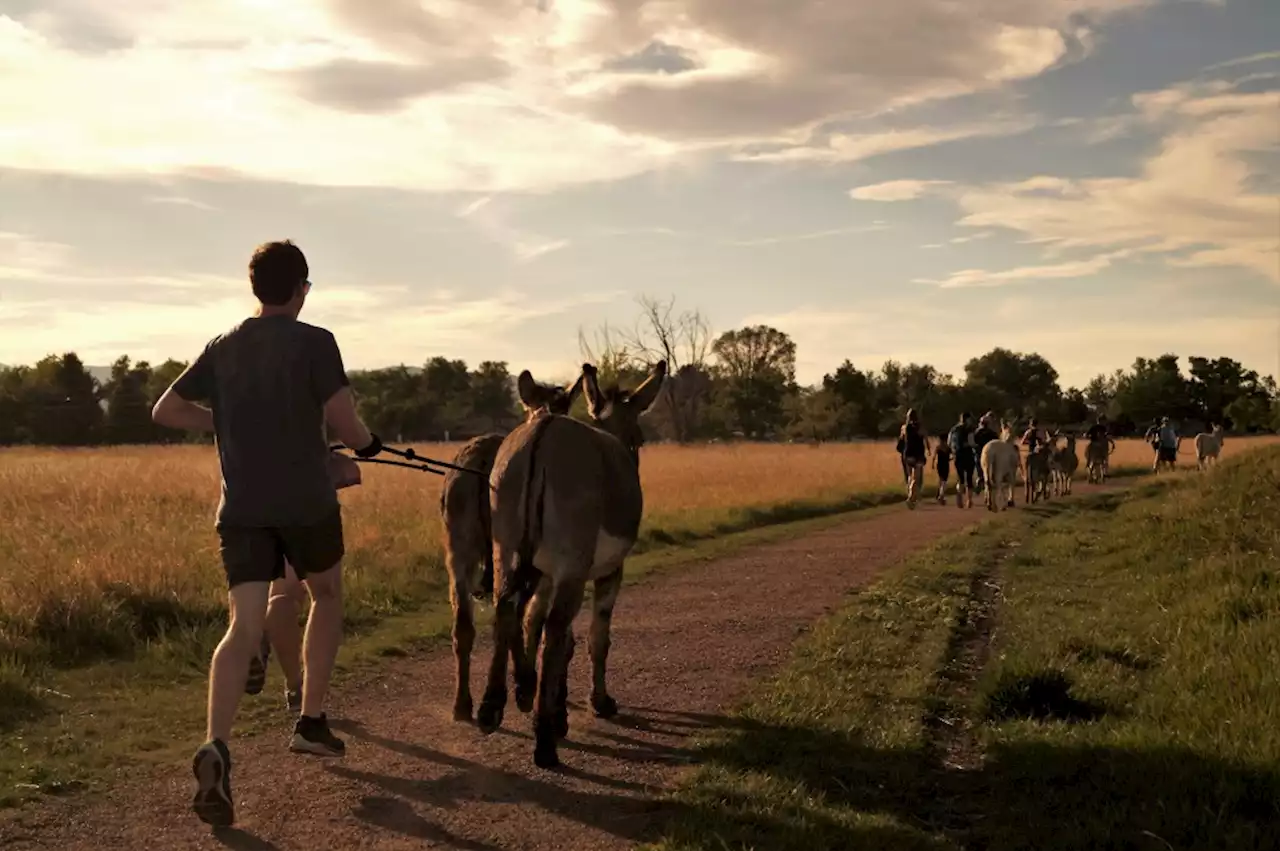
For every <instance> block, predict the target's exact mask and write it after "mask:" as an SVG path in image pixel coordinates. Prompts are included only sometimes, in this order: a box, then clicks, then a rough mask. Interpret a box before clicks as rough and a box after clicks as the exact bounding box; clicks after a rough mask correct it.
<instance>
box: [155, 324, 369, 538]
mask: <svg viewBox="0 0 1280 851" xmlns="http://www.w3.org/2000/svg"><path fill="white" fill-rule="evenodd" d="M348 383H349V382H348V379H347V374H346V370H345V369H344V367H343V364H342V355H341V353H340V352H339V351H338V343H337V341H336V340H334V338H333V334H332V333H330V332H329V331H327V330H325V329H324V328H319V327H317V326H315V325H309V324H307V323H305V322H300V321H298V320H297V319H294V318H292V317H290V316H266V317H251V318H249V319H246V320H244V321H243V322H241V323H240V324H239V325H236V326H235V327H234V328H232V329H231V330H230V331H227V332H226V333H224V334H219V335H218V336H217V337H214V338H213V339H212V340H210V341H209V342H208V344H207V345H206V346H205V347H204V350H203V351H202V352H201V353H200V355H199V356H198V357H197V358H196V359H195V361H193V362H192V363H191V365H190V366H188V367H187V369H186V371H185V372H183V374H182V375H181V376H179V377H178V380H177V381H176V382H175V383H174V388H173V389H174V392H175V393H177V394H178V395H179V396H181V397H182V398H183V399H186V400H188V401H191V402H201V401H208V402H209V405H210V407H211V408H212V410H213V422H214V434H215V436H216V437H217V446H218V460H219V462H220V463H221V466H222V496H221V499H220V500H219V502H218V511H217V523H218V524H220V525H222V524H225V525H231V526H293V525H309V524H311V523H315V522H317V521H319V520H323V519H324V517H325V516H326V515H327V514H329V513H330V512H331V511H333V510H335V509H336V508H337V507H338V505H339V503H338V493H337V490H336V488H335V487H334V485H333V482H332V480H331V479H330V477H329V466H328V462H329V446H328V439H327V435H326V430H325V423H324V404H325V402H327V401H328V400H329V399H330V397H332V396H333V394H334V393H336V392H338V391H339V390H340V389H342V387H344V386H346V385H347V384H348Z"/></svg>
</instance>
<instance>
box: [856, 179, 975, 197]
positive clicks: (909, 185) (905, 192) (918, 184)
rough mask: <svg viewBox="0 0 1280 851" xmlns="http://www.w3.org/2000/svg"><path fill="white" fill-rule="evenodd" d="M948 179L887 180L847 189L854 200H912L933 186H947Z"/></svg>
mask: <svg viewBox="0 0 1280 851" xmlns="http://www.w3.org/2000/svg"><path fill="white" fill-rule="evenodd" d="M949 184H950V181H948V180H889V181H886V182H884V183H873V184H870V185H868V186H859V187H856V188H854V189H850V190H849V197H850V198H853V199H854V200H856V201H912V200H915V199H916V198H919V197H921V196H922V195H924V194H925V193H926V192H927V191H929V189H930V188H932V187H934V186H947V185H949Z"/></svg>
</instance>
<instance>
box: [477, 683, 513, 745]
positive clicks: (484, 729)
mask: <svg viewBox="0 0 1280 851" xmlns="http://www.w3.org/2000/svg"><path fill="white" fill-rule="evenodd" d="M506 702H507V695H506V693H505V692H503V693H501V694H497V695H493V696H490V695H487V694H486V695H485V696H484V700H482V701H480V711H479V712H477V713H476V726H478V727H479V728H480V732H481V733H484V734H485V735H486V736H487V735H489V734H490V733H492V732H494V731H495V730H497V729H498V728H499V727H501V726H502V710H503V707H504V706H505V705H506Z"/></svg>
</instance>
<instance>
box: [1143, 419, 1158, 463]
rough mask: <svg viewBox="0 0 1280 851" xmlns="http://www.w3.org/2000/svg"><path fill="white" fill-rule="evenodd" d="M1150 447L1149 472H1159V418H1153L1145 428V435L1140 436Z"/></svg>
mask: <svg viewBox="0 0 1280 851" xmlns="http://www.w3.org/2000/svg"><path fill="white" fill-rule="evenodd" d="M1142 439H1143V440H1145V441H1146V442H1147V443H1148V444H1149V445H1150V446H1151V472H1153V473H1158V472H1160V418H1159V417H1153V418H1152V419H1151V425H1149V426H1147V430H1146V433H1145V434H1143V435H1142Z"/></svg>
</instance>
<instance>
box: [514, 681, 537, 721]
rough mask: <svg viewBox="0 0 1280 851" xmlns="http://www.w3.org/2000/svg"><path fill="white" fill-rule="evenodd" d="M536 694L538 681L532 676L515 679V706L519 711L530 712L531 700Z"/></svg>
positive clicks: (531, 709) (531, 708) (531, 707)
mask: <svg viewBox="0 0 1280 851" xmlns="http://www.w3.org/2000/svg"><path fill="white" fill-rule="evenodd" d="M537 694H538V683H537V681H536V680H534V679H533V678H532V677H530V678H529V679H528V680H526V681H524V682H521V681H519V680H517V681H516V707H517V708H519V710H520V711H521V712H532V711H533V701H534V698H535V697H536V696H537Z"/></svg>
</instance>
